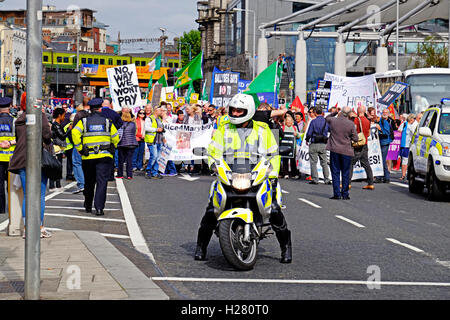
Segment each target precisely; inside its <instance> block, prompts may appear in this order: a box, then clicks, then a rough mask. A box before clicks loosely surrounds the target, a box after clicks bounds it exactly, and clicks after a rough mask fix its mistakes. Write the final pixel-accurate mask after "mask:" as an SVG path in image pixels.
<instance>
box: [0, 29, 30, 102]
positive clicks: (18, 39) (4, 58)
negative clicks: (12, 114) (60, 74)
mask: <svg viewBox="0 0 450 320" xmlns="http://www.w3.org/2000/svg"><path fill="white" fill-rule="evenodd" d="M26 42H27V33H26V30H25V29H23V28H16V27H10V26H7V25H6V24H5V23H0V43H1V46H0V50H1V52H0V64H1V65H0V73H1V82H0V84H1V89H3V95H4V96H9V97H15V98H16V100H15V102H14V103H17V99H18V98H17V97H19V96H20V92H21V91H23V90H24V89H25V84H26V70H27V64H26ZM18 59H19V60H20V62H21V63H20V66H19V68H18V69H17V68H16V65H15V62H16V60H18ZM17 84H18V85H19V93H18V92H17V90H16V89H15V88H16V87H17Z"/></svg>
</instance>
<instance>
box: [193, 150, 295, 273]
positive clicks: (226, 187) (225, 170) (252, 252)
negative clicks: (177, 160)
mask: <svg viewBox="0 0 450 320" xmlns="http://www.w3.org/2000/svg"><path fill="white" fill-rule="evenodd" d="M291 149H292V147H289V146H281V147H280V149H279V153H280V154H288V153H289V152H290V151H291ZM193 153H194V154H195V155H197V156H204V155H206V156H208V157H211V158H212V159H213V160H214V163H213V165H212V167H211V169H212V171H213V172H215V173H216V174H217V180H216V181H214V182H213V183H212V184H211V188H210V192H209V198H210V199H212V203H213V206H214V214H215V216H216V218H217V221H218V223H217V227H216V230H215V234H216V235H217V237H218V238H219V243H220V248H221V250H222V253H223V255H224V256H225V259H226V260H227V261H228V263H230V264H231V265H232V266H233V267H234V268H236V269H238V270H251V269H252V268H253V266H254V265H255V263H256V259H257V255H258V244H259V242H260V241H261V240H262V239H264V238H267V237H268V236H269V235H271V234H273V232H271V225H270V222H269V218H270V213H271V211H272V203H273V202H274V201H273V198H272V197H273V195H275V197H276V201H277V202H278V204H279V206H280V207H281V206H282V196H281V186H280V183H279V182H278V183H277V185H276V186H274V185H272V182H271V180H270V179H269V173H270V172H271V171H272V165H271V163H270V160H272V158H273V157H275V156H276V154H266V155H261V154H256V153H252V154H251V157H248V158H236V157H235V156H236V155H235V154H224V155H223V158H222V159H216V158H214V157H212V156H211V155H210V154H208V153H207V151H206V149H205V148H194V149H193ZM255 159H256V160H255ZM228 160H229V161H228ZM274 191H275V192H274Z"/></svg>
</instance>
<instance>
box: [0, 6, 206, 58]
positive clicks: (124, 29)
mask: <svg viewBox="0 0 450 320" xmlns="http://www.w3.org/2000/svg"><path fill="white" fill-rule="evenodd" d="M196 3H197V1H196V0H107V1H105V0H56V1H55V0H54V1H46V0H43V4H44V5H53V6H56V8H57V9H58V10H63V9H65V8H67V7H69V6H70V5H77V6H79V7H81V8H89V9H93V10H96V11H97V12H96V13H95V14H94V16H95V17H96V18H97V20H98V21H100V22H103V23H105V24H107V25H109V27H108V34H109V35H110V36H111V39H113V40H115V39H117V34H118V32H119V31H120V37H121V38H141V37H149V38H156V37H159V36H161V34H162V33H161V31H160V30H159V28H160V27H163V28H165V29H166V30H167V31H166V35H167V36H168V37H169V40H172V39H173V37H177V36H180V35H182V34H183V32H188V31H190V30H192V29H197V28H198V24H197V23H195V19H196V18H197V6H196ZM26 4H27V2H26V0H4V2H0V10H6V9H26ZM143 47H144V48H143ZM140 48H143V49H145V50H147V49H150V50H151V49H155V46H153V47H151V46H147V45H145V44H136V45H135V46H134V47H133V46H127V47H126V48H125V47H124V48H123V49H125V50H126V51H135V52H139V51H142V50H140ZM156 48H159V46H158V45H156Z"/></svg>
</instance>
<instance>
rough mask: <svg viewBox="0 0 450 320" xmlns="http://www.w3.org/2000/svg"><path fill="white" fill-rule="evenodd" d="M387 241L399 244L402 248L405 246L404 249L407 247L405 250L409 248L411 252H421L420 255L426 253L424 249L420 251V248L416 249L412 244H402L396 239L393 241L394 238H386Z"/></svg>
mask: <svg viewBox="0 0 450 320" xmlns="http://www.w3.org/2000/svg"><path fill="white" fill-rule="evenodd" d="M386 240H387V241H390V242H392V243H395V244H398V245H400V246H403V247H405V248H408V249H410V250H412V251H415V252H419V253H423V252H424V251H423V250H422V249H419V248H417V247H414V246H412V245H410V244H407V243H403V242H400V241H398V240H395V239H392V238H386Z"/></svg>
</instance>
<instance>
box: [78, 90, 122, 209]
mask: <svg viewBox="0 0 450 320" xmlns="http://www.w3.org/2000/svg"><path fill="white" fill-rule="evenodd" d="M102 103H103V99H100V98H96V99H92V100H91V101H89V102H88V105H89V106H90V107H91V112H90V114H89V115H88V116H87V117H86V118H83V119H81V120H80V121H78V123H77V124H76V126H75V127H74V128H73V129H72V140H73V144H74V146H75V148H76V149H77V150H78V151H79V152H80V154H81V156H82V157H81V159H82V167H83V173H84V178H85V185H84V191H83V194H84V207H85V209H86V212H88V213H92V202H93V201H94V207H95V214H96V215H97V216H101V215H104V212H103V210H104V208H105V201H106V191H107V187H108V179H109V177H110V175H111V170H112V166H113V155H114V151H115V148H116V147H117V144H118V143H119V140H120V139H119V133H118V132H117V129H116V127H115V126H114V124H113V123H112V121H111V120H109V119H107V118H106V117H104V116H102V115H101V112H100V109H101V107H102ZM96 185H97V186H96ZM94 190H95V198H94Z"/></svg>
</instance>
